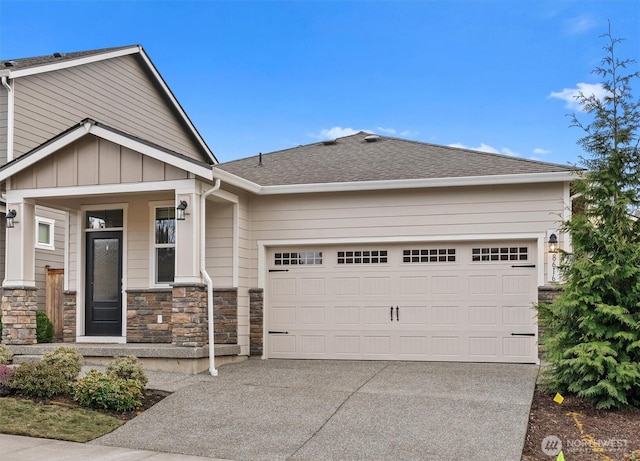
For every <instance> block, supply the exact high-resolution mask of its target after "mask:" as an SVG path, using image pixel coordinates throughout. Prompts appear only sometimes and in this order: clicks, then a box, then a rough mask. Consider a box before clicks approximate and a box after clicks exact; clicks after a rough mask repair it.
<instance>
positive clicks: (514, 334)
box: [511, 333, 536, 336]
mask: <svg viewBox="0 0 640 461" xmlns="http://www.w3.org/2000/svg"><path fill="white" fill-rule="evenodd" d="M535 335H536V334H535V333H511V336H535Z"/></svg>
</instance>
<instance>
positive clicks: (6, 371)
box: [0, 365, 13, 397]
mask: <svg viewBox="0 0 640 461" xmlns="http://www.w3.org/2000/svg"><path fill="white" fill-rule="evenodd" d="M12 376H13V368H11V367H8V366H7V365H0V397H5V396H7V395H9V394H11V387H10V386H9V381H10V380H11V377H12Z"/></svg>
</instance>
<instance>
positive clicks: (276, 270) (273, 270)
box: [269, 269, 289, 272]
mask: <svg viewBox="0 0 640 461" xmlns="http://www.w3.org/2000/svg"><path fill="white" fill-rule="evenodd" d="M269 272H289V269H269Z"/></svg>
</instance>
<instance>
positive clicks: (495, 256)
mask: <svg viewBox="0 0 640 461" xmlns="http://www.w3.org/2000/svg"><path fill="white" fill-rule="evenodd" d="M528 260H529V249H528V248H527V247H488V248H487V247H485V248H472V249H471V261H474V262H479V261H528Z"/></svg>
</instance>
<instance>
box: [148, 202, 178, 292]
mask: <svg viewBox="0 0 640 461" xmlns="http://www.w3.org/2000/svg"><path fill="white" fill-rule="evenodd" d="M153 216H154V238H153V260H154V264H153V268H154V271H155V279H154V282H155V283H156V284H158V285H162V284H168V283H172V282H173V279H174V277H175V272H176V219H175V218H176V209H175V208H174V207H173V206H158V207H154V212H153Z"/></svg>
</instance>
